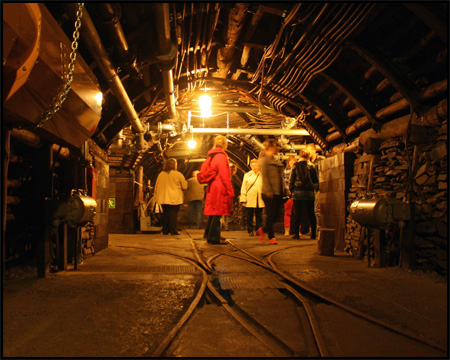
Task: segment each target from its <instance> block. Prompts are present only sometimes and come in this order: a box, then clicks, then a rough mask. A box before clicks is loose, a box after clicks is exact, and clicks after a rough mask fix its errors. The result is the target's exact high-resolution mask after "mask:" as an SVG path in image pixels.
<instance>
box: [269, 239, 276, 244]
mask: <svg viewBox="0 0 450 360" xmlns="http://www.w3.org/2000/svg"><path fill="white" fill-rule="evenodd" d="M269 244H270V245H276V244H278V243H277V239H275V238H272V239H270V240H269Z"/></svg>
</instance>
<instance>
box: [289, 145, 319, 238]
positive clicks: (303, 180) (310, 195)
mask: <svg viewBox="0 0 450 360" xmlns="http://www.w3.org/2000/svg"><path fill="white" fill-rule="evenodd" d="M308 160H309V154H308V153H307V152H306V151H300V159H299V160H298V162H297V163H295V165H294V167H293V169H292V172H291V177H290V179H289V190H290V191H291V193H292V200H294V207H295V216H296V218H297V224H300V219H301V216H302V208H303V206H304V205H305V206H306V212H307V215H308V218H309V222H310V224H311V239H315V238H316V215H315V214H314V189H316V188H317V187H318V184H319V179H318V177H317V172H316V170H315V169H314V166H313V165H310V164H308ZM293 239H300V234H299V228H298V227H296V228H295V234H294V237H293Z"/></svg>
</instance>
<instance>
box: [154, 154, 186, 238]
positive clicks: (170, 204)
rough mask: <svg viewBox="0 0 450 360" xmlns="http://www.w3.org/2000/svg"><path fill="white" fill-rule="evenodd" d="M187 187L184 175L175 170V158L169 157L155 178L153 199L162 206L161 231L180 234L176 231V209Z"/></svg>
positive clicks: (178, 207) (165, 233)
mask: <svg viewBox="0 0 450 360" xmlns="http://www.w3.org/2000/svg"><path fill="white" fill-rule="evenodd" d="M186 189H187V181H186V179H185V178H184V175H183V174H182V173H180V172H179V171H177V160H176V159H173V158H170V159H167V161H166V162H165V163H164V168H163V171H161V172H160V173H159V175H158V178H157V179H156V184H155V201H156V203H157V204H160V205H161V206H162V208H163V212H162V214H161V215H162V216H161V220H162V233H163V234H164V235H168V234H169V232H170V234H171V235H180V234H179V233H178V231H177V222H178V211H179V210H180V205H181V204H183V201H184V194H183V190H186Z"/></svg>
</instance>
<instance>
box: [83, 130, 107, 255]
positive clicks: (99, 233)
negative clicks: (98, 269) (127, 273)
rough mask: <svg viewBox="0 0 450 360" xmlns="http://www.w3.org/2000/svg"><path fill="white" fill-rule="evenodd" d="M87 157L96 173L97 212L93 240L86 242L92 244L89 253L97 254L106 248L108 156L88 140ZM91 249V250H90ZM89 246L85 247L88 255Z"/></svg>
mask: <svg viewBox="0 0 450 360" xmlns="http://www.w3.org/2000/svg"><path fill="white" fill-rule="evenodd" d="M88 145H89V156H88V159H89V160H90V161H92V163H93V165H94V167H95V170H96V171H97V197H96V199H95V200H96V201H97V210H96V214H95V217H94V226H95V231H94V238H93V239H92V240H88V241H87V243H88V244H87V245H89V244H92V246H91V252H98V251H100V250H103V249H105V248H107V247H108V195H109V165H108V155H107V154H106V153H105V151H104V150H102V149H101V148H100V147H99V146H98V145H97V144H96V143H95V142H94V141H92V140H91V139H89V140H88ZM92 247H93V249H92ZM88 248H90V246H87V249H86V250H87V251H88V253H90V252H89V250H88Z"/></svg>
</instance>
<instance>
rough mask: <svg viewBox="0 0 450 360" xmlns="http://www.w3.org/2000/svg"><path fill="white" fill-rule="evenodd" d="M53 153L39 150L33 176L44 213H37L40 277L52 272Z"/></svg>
mask: <svg viewBox="0 0 450 360" xmlns="http://www.w3.org/2000/svg"><path fill="white" fill-rule="evenodd" d="M52 155H53V152H52V149H51V146H44V147H43V148H42V149H39V154H38V159H37V161H36V164H34V169H33V170H34V171H33V176H35V177H36V186H37V187H36V195H37V198H38V199H39V200H40V201H39V202H40V204H41V209H44V211H42V212H39V213H37V215H36V216H38V217H39V220H40V224H41V229H40V234H41V237H40V240H39V243H38V247H37V272H38V277H45V276H47V275H48V273H49V272H50V262H51V257H50V236H51V232H50V225H51V224H50V221H51V220H50V219H49V216H50V214H51V213H52V209H51V204H52V202H51V201H49V200H46V198H47V199H49V198H50V197H51V191H52V189H51V188H50V186H51V185H49V184H51V183H52V181H51V180H52V179H51V176H52V174H51V171H50V169H51V166H52V160H53V156H52Z"/></svg>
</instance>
